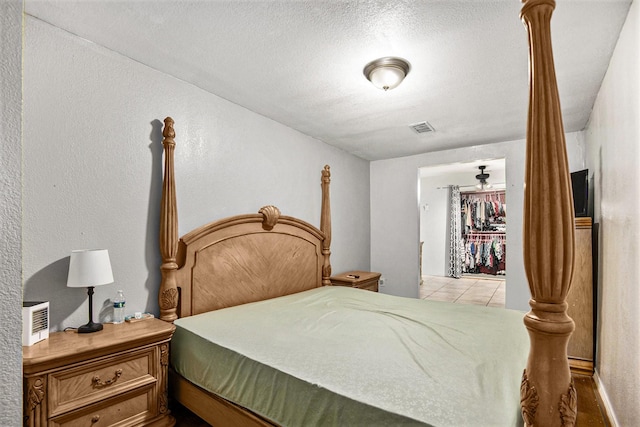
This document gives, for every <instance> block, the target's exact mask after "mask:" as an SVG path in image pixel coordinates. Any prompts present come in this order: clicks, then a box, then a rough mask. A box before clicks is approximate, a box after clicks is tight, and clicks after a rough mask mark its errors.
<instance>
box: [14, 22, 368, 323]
mask: <svg viewBox="0 0 640 427" xmlns="http://www.w3.org/2000/svg"><path fill="white" fill-rule="evenodd" d="M168 115H170V116H172V117H173V118H174V119H175V122H176V124H175V130H176V154H175V156H176V187H177V198H178V208H179V212H178V216H179V233H180V234H184V233H186V232H187V231H189V230H191V229H193V228H195V227H196V226H199V225H202V224H204V223H207V222H209V221H213V220H216V219H220V218H223V217H226V216H229V215H235V214H240V213H252V212H254V213H257V211H258V209H259V208H260V207H261V206H263V205H266V204H274V205H276V206H278V207H279V208H280V210H281V211H282V213H283V214H284V215H291V216H297V217H300V218H302V219H304V220H306V221H308V222H310V223H311V224H314V225H316V226H319V224H320V205H321V192H320V172H321V170H322V167H323V166H324V165H325V164H329V165H331V171H332V179H333V181H332V188H331V195H332V200H331V201H332V210H333V241H332V263H333V269H334V272H336V273H338V272H340V271H344V270H348V269H365V270H366V269H369V251H370V244H369V221H368V218H369V165H368V162H367V161H365V160H362V159H359V158H357V157H354V156H352V155H349V154H347V153H345V152H344V151H341V150H338V149H336V148H334V147H331V146H329V145H326V144H324V143H322V142H320V141H318V140H315V139H313V138H310V137H308V136H305V135H302V134H300V133H299V132H296V131H294V130H292V129H290V128H288V127H285V126H283V125H281V124H279V123H277V122H274V121H272V120H269V119H267V118H265V117H263V116H260V115H257V114H255V113H252V112H251V111H248V110H246V109H244V108H242V107H240V106H237V105H235V104H232V103H230V102H228V101H225V100H223V99H221V98H219V97H216V96H214V95H211V94H209V93H207V92H204V91H202V90H201V89H199V88H197V87H194V86H193V85H190V84H187V83H185V82H183V81H180V80H178V79H175V78H173V77H171V76H168V75H166V74H162V73H160V72H158V71H155V70H153V69H150V68H148V67H146V66H143V65H141V64H139V63H137V62H135V61H131V60H129V59H128V58H126V57H123V56H121V55H119V54H115V53H113V52H111V51H109V50H106V49H104V48H102V47H100V46H97V45H95V44H92V43H90V42H88V41H86V40H84V39H81V38H79V37H76V36H74V35H71V34H69V33H67V32H64V31H62V30H60V29H58V28H55V27H52V26H50V25H49V24H46V23H43V22H41V21H39V20H37V19H35V18H32V17H27V19H26V45H25V55H24V124H25V128H24V145H23V150H24V186H23V192H24V194H23V197H24V205H23V209H24V216H23V262H24V286H25V290H24V292H25V297H27V298H31V299H46V300H50V302H51V323H52V327H53V328H55V329H60V328H63V327H67V326H79V325H81V324H84V323H86V321H87V312H88V308H87V296H86V292H85V291H84V290H80V289H68V288H66V286H65V284H66V275H67V270H68V255H69V253H70V251H71V250H73V249H80V248H92V247H101V248H107V249H109V252H110V255H111V262H112V267H113V271H114V278H115V283H114V284H112V285H106V286H101V287H97V288H96V295H95V296H94V306H95V309H94V310H95V311H97V312H98V311H101V310H100V308H101V307H102V306H103V304H105V303H107V302H108V299H109V298H112V297H113V296H114V295H115V292H116V289H123V290H124V292H125V295H126V297H127V312H133V311H145V310H146V311H151V312H156V313H157V310H158V307H157V289H158V285H159V282H160V274H159V272H158V268H159V266H160V255H159V252H158V243H157V242H158V228H159V206H160V194H161V179H162V151H161V143H160V141H161V138H162V137H161V123H160V120H162V119H164V117H165V116H168ZM107 305H108V304H107ZM107 312H108V310H107V309H105V310H104V311H103V312H102V315H101V319H104V318H105V315H106V314H107Z"/></svg>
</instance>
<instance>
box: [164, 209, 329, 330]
mask: <svg viewBox="0 0 640 427" xmlns="http://www.w3.org/2000/svg"><path fill="white" fill-rule="evenodd" d="M323 239H324V235H323V233H322V232H321V231H320V230H318V229H317V228H315V227H313V226H312V225H310V224H308V223H306V222H305V221H302V220H299V219H296V218H292V217H287V216H281V217H279V219H278V221H277V223H276V224H275V225H274V226H273V228H271V226H269V227H266V229H265V227H264V226H263V216H262V215H239V216H235V217H230V218H226V219H223V220H220V221H216V222H213V223H210V224H207V225H205V226H203V227H200V228H198V229H196V230H193V231H192V232H190V233H188V234H187V235H185V236H184V237H182V239H181V249H180V254H179V256H178V258H179V259H180V268H179V269H178V270H177V272H176V274H177V282H178V286H179V288H180V306H179V308H178V311H179V316H180V317H185V316H191V315H193V314H197V313H202V312H206V311H211V310H216V309H219V308H223V307H230V306H233V305H238V304H244V303H247V302H253V301H260V300H263V299H269V298H273V297H276V296H280V295H287V294H291V293H295V292H301V291H304V290H308V289H313V288H316V287H319V286H322V279H323V278H322V268H323V263H324V260H325V256H324V255H323V248H322V242H323Z"/></svg>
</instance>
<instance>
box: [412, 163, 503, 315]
mask: <svg viewBox="0 0 640 427" xmlns="http://www.w3.org/2000/svg"><path fill="white" fill-rule="evenodd" d="M481 166H484V168H483V169H480V167H481ZM481 173H484V174H486V175H488V177H485V179H484V182H483V183H481V182H480V180H478V179H477V178H476V176H477V175H480V174H481ZM450 186H457V187H458V188H459V191H460V195H459V198H457V199H455V202H454V204H453V205H454V206H455V205H456V204H458V203H459V204H460V209H459V210H457V211H456V213H455V214H454V215H453V216H452V203H451V193H452V189H451V187H450ZM477 187H480V188H477ZM419 188H420V203H419V206H420V261H419V262H420V275H421V282H420V283H421V284H420V298H423V299H432V300H440V301H449V302H455V303H461V304H478V305H486V306H491V307H504V302H505V294H506V277H507V275H506V262H505V261H506V200H505V198H504V196H505V189H506V174H505V160H504V159H482V160H477V161H473V162H465V163H454V164H443V165H437V166H429V167H424V168H420V185H419ZM476 203H477V204H476ZM479 209H483V210H482V211H479ZM484 209H486V212H485V211H484ZM500 209H503V212H500ZM480 212H482V213H483V214H482V215H481V214H480ZM484 213H486V214H487V215H486V216H485V215H484ZM489 213H493V214H496V215H493V216H491V218H489V215H488V214H489ZM476 214H477V217H476V216H475V215H476ZM470 215H473V217H472V216H470ZM456 218H457V220H458V222H459V227H460V234H459V235H458V234H455V235H458V236H459V238H461V240H459V241H458V246H457V248H455V249H456V250H457V252H458V254H459V255H458V257H459V259H460V263H461V267H460V269H461V271H460V272H459V273H461V274H452V264H451V260H450V253H451V251H452V247H451V242H452V241H453V240H455V239H453V240H452V237H451V232H452V230H451V228H452V221H453V220H454V219H456ZM454 225H455V224H454ZM454 228H455V227H454ZM479 251H480V252H479ZM454 270H455V269H454ZM455 276H457V278H456V277H455Z"/></svg>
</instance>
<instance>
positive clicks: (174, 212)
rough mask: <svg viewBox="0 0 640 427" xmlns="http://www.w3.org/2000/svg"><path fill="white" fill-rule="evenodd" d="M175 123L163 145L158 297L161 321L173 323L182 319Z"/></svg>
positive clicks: (165, 132)
mask: <svg viewBox="0 0 640 427" xmlns="http://www.w3.org/2000/svg"><path fill="white" fill-rule="evenodd" d="M173 123H174V121H173V119H172V118H171V117H167V118H166V119H164V130H163V131H162V136H163V137H164V139H163V140H162V145H164V156H165V159H164V180H163V183H162V202H161V207H160V254H161V255H162V265H161V266H160V271H161V272H162V281H161V283H160V292H159V293H158V303H159V305H160V319H162V320H165V321H167V322H173V321H174V320H176V319H177V318H178V316H177V315H176V309H177V307H178V287H177V283H176V270H177V269H178V264H177V262H176V255H177V252H178V208H177V204H176V185H175V179H174V168H173V151H174V148H175V146H176V143H175V141H174V138H175V136H176V134H175V131H174V130H173Z"/></svg>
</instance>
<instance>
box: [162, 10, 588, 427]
mask: <svg viewBox="0 0 640 427" xmlns="http://www.w3.org/2000/svg"><path fill="white" fill-rule="evenodd" d="M523 3H524V5H523V7H522V10H521V14H520V17H521V19H522V21H523V23H524V24H525V27H526V29H527V33H528V42H529V93H530V97H529V115H528V122H527V143H526V159H525V164H526V170H525V194H524V218H523V260H524V267H525V272H526V276H527V280H528V283H529V290H530V293H531V299H530V306H531V311H529V312H528V313H527V314H526V315H525V318H524V324H525V326H526V328H527V331H528V333H529V337H530V351H529V358H528V362H527V364H526V369H525V370H524V373H523V376H522V382H521V388H520V392H521V394H520V401H521V407H522V416H523V418H524V421H525V424H526V425H529V426H534V425H536V426H545V427H554V426H573V425H575V422H576V414H577V407H576V406H577V403H576V402H577V396H576V391H575V387H574V385H573V383H572V381H571V373H570V370H569V362H568V357H567V346H568V342H569V339H570V336H571V333H572V332H573V330H574V322H573V320H572V319H571V318H570V317H569V316H568V315H567V308H568V304H567V302H566V299H567V294H568V293H569V289H570V286H571V283H572V277H573V266H574V245H575V242H574V224H573V223H574V212H573V200H572V192H571V182H570V175H569V170H568V162H567V154H566V144H565V136H564V129H563V124H562V113H561V109H560V101H559V96H558V88H557V83H556V77H555V69H554V62H553V53H552V47H551V34H550V32H551V25H550V21H551V15H552V13H553V10H554V8H555V1H554V0H523ZM163 135H164V138H165V139H164V141H163V143H164V145H165V177H164V186H163V197H162V211H161V226H160V247H161V254H162V260H163V263H162V266H161V270H162V282H161V286H160V293H159V302H160V308H161V318H162V319H163V320H166V321H173V320H175V319H176V317H177V315H178V314H177V313H179V314H180V315H181V316H184V315H190V314H192V313H195V312H200V311H206V310H211V309H215V308H218V307H222V306H227V305H229V304H240V303H243V302H248V301H251V300H254V301H255V300H259V299H264V298H269V297H270V296H272V295H275V294H276V293H278V291H276V290H275V289H272V286H274V287H276V288H278V289H280V287H281V286H282V285H281V284H279V283H278V282H287V281H288V280H289V279H291V280H293V281H294V282H296V284H295V285H291V286H290V287H289V286H287V287H286V289H283V291H284V292H296V291H301V290H304V289H309V288H312V287H316V286H320V285H321V284H322V285H328V284H330V276H331V267H330V264H329V254H330V250H329V247H330V240H331V224H330V219H329V209H328V206H329V196H328V183H329V170H328V168H325V171H324V172H323V179H322V186H323V187H322V188H323V208H322V215H321V226H320V230H318V229H316V228H315V227H313V226H310V225H308V224H306V223H304V222H303V221H300V220H296V219H293V218H288V217H281V219H280V220H279V219H278V218H280V216H279V211H278V210H277V209H275V208H272V207H266V208H263V209H261V216H260V215H250V216H242V217H233V218H232V219H231V220H230V221H234V222H235V223H237V227H235V226H234V227H229V230H230V231H229V233H231V234H230V236H229V237H231V240H232V241H235V242H236V243H239V246H240V247H241V248H242V249H241V250H240V251H239V253H242V252H244V253H245V255H240V256H239V258H237V259H235V260H233V262H234V263H236V265H237V266H239V267H247V269H248V272H246V273H242V274H241V280H240V282H239V283H242V284H244V283H245V280H248V279H249V278H251V279H252V280H253V279H258V280H259V282H258V283H261V284H260V285H259V286H257V287H256V288H255V289H253V290H252V291H250V292H247V291H246V290H241V289H240V288H241V286H235V287H233V286H232V285H228V284H225V285H222V287H220V286H218V285H217V286H218V290H214V291H211V292H209V291H203V290H197V291H194V289H197V288H198V285H199V284H202V283H204V281H206V280H209V281H212V282H214V281H216V280H220V279H222V281H226V280H230V279H231V278H235V275H236V274H237V272H235V273H231V272H222V273H220V272H216V268H217V267H222V266H223V264H220V265H218V264H217V263H216V264H215V265H216V268H207V267H206V266H205V265H198V263H197V259H196V257H195V254H194V251H193V250H191V249H190V247H191V245H195V248H197V249H196V251H203V250H206V245H208V244H213V247H215V246H219V243H217V240H222V238H223V237H224V238H226V235H225V234H224V233H226V232H225V231H222V230H225V229H226V228H227V227H223V228H220V222H218V223H212V224H210V225H208V226H205V227H202V228H200V229H198V230H196V231H195V232H191V233H189V234H188V235H187V236H185V237H184V238H183V239H182V240H181V241H178V235H177V208H176V197H175V183H174V177H173V149H174V146H175V143H174V140H173V138H174V136H175V133H174V131H173V120H172V119H170V118H167V119H166V120H165V129H164V131H163ZM280 221H282V223H283V225H284V226H285V227H287V228H288V229H289V230H290V231H291V233H294V235H295V233H298V234H300V237H301V239H302V240H306V241H307V242H308V244H309V245H311V246H313V247H314V248H315V254H316V255H315V258H314V256H311V255H307V256H305V257H304V260H303V262H302V265H303V267H304V268H303V269H302V271H303V273H300V272H299V271H295V269H291V268H288V267H285V268H283V274H273V273H269V272H268V268H266V267H263V268H262V269H259V268H257V267H256V266H255V264H256V260H255V256H256V254H257V252H254V253H253V254H251V251H252V250H251V249H250V247H251V246H252V245H253V246H254V247H255V246H256V245H263V244H268V245H273V244H274V243H275V241H277V240H278V239H280V238H279V237H277V238H272V237H268V238H266V237H265V233H268V232H269V230H272V229H273V228H274V225H275V224H276V223H279V222H280ZM238 227H242V228H244V233H245V234H242V233H240V232H239V229H238ZM216 231H218V232H219V233H222V234H220V235H218V237H216V238H212V237H208V235H209V234H210V233H211V234H214V233H216ZM251 233H255V234H256V236H255V237H248V236H249V234H251ZM273 234H275V235H277V234H278V233H273ZM282 234H286V233H282ZM303 236H304V237H303ZM236 238H237V239H238V240H236ZM260 239H263V240H260ZM282 239H285V240H289V241H290V243H291V242H293V240H292V239H291V238H288V237H282ZM282 241H283V242H284V240H282ZM197 242H201V243H197ZM214 243H215V244H214ZM229 244H233V243H229ZM268 247H274V246H268ZM218 249H220V247H219V248H218ZM214 251H215V250H214ZM217 255H220V256H224V255H223V253H222V251H220V252H219V253H218V254H217ZM289 255H290V256H292V255H293V253H290V254H289ZM214 263H215V261H214ZM184 267H186V268H184ZM320 267H321V271H322V272H321V274H320V273H319V272H318V271H317V270H318V269H319V268H320ZM278 268H279V266H278ZM191 270H193V273H191V272H190V271H191ZM262 274H264V276H265V278H264V281H263V282H260V280H263V279H262ZM314 274H316V275H317V276H314ZM302 275H304V276H307V279H306V280H302V279H301V278H300V277H299V276H302ZM178 283H179V284H180V289H181V290H182V296H181V298H180V302H179V301H178V299H179V298H178V296H179V291H178ZM247 283H248V282H247ZM194 287H195V288H194ZM220 290H225V292H226V291H229V295H228V296H227V295H226V294H220V295H217V294H218V291H220ZM196 292H197V295H196ZM201 294H202V295H201ZM214 294H215V295H216V296H214ZM200 296H202V297H203V300H204V301H203V302H202V303H200V300H199V297H200ZM219 299H221V300H222V302H221V303H219V302H217V300H219ZM178 381H180V379H178ZM198 396H199V399H202V404H193V402H183V401H181V403H183V404H185V406H187V407H188V408H190V409H192V410H194V408H195V409H196V410H194V412H196V413H197V414H199V415H200V414H201V412H199V410H202V411H203V412H206V413H207V415H208V416H211V417H212V418H207V420H208V421H209V420H210V419H215V418H213V417H215V413H216V412H220V413H224V414H225V415H228V416H229V417H232V419H233V420H234V423H235V424H237V425H245V424H246V423H248V422H249V421H250V420H254V419H255V416H253V415H252V414H251V413H250V412H249V411H247V410H245V409H244V408H240V407H237V405H234V404H233V403H228V404H220V402H216V399H214V398H213V397H212V396H211V395H209V394H208V393H207V392H203V393H201V394H199V395H198ZM192 400H194V401H195V400H196V399H195V398H194V399H192ZM452 404H453V405H455V402H452ZM229 406H230V407H232V408H233V410H230V409H229ZM213 408H215V409H213ZM461 410H464V408H462V409H461ZM210 422H213V421H210ZM230 424H231V423H230ZM254 424H255V422H254Z"/></svg>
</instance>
